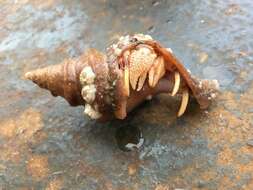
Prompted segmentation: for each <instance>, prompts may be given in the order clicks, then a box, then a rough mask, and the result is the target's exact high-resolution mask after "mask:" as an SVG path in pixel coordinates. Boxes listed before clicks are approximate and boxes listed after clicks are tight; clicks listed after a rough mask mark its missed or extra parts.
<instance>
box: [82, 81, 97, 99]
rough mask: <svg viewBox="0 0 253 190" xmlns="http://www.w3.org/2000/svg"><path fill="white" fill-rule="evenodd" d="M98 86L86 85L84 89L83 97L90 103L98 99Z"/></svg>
mask: <svg viewBox="0 0 253 190" xmlns="http://www.w3.org/2000/svg"><path fill="white" fill-rule="evenodd" d="M96 91H97V89H96V86H95V85H94V84H90V85H86V86H84V87H83V88H82V92H81V93H82V97H83V99H84V100H85V101H86V102H88V103H92V102H93V101H94V100H95V98H96Z"/></svg>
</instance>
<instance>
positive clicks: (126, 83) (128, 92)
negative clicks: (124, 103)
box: [124, 66, 130, 96]
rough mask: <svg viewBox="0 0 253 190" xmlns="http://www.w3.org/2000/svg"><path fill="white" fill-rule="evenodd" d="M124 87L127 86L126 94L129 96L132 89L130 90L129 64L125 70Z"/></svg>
mask: <svg viewBox="0 0 253 190" xmlns="http://www.w3.org/2000/svg"><path fill="white" fill-rule="evenodd" d="M124 87H125V93H126V96H129V94H130V91H129V68H128V66H126V67H125V70H124Z"/></svg>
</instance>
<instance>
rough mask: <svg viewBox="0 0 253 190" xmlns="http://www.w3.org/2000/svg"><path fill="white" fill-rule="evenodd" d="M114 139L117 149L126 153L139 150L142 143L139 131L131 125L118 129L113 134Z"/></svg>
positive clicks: (142, 139)
mask: <svg viewBox="0 0 253 190" xmlns="http://www.w3.org/2000/svg"><path fill="white" fill-rule="evenodd" d="M115 138H116V141H117V144H118V147H119V148H120V149H121V150H123V151H126V152H127V151H133V150H136V149H140V148H141V146H142V145H143V143H144V138H143V136H142V133H141V131H140V129H139V128H138V127H136V126H133V125H126V126H123V127H120V128H118V129H117V130H116V133H115Z"/></svg>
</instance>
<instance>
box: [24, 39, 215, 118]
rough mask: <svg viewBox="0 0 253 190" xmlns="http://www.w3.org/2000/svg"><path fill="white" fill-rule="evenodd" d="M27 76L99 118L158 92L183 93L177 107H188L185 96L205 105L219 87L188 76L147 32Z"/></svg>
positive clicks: (124, 113)
mask: <svg viewBox="0 0 253 190" xmlns="http://www.w3.org/2000/svg"><path fill="white" fill-rule="evenodd" d="M26 77H27V78H28V79H30V80H32V81H33V82H34V83H36V84H38V85H39V86H40V87H42V88H45V89H47V90H49V91H51V93H52V94H53V95H54V96H62V97H63V98H65V99H66V100H67V101H68V102H69V104H70V105H72V106H77V105H83V106H84V107H85V109H84V113H85V114H87V115H88V116H90V117H91V118H93V119H99V120H101V121H104V120H109V119H112V118H114V117H116V118H118V119H124V118H125V117H126V116H127V113H128V112H130V111H131V110H133V109H134V108H135V107H137V106H138V105H139V104H140V103H142V102H144V101H145V100H146V99H147V98H148V97H151V96H154V95H156V94H159V93H167V94H168V95H171V96H175V95H178V96H181V97H182V101H181V105H180V108H179V111H178V113H177V115H178V116H181V115H183V113H184V112H185V111H186V108H187V105H188V101H189V96H192V97H194V98H195V99H196V100H197V102H198V103H199V105H200V108H202V109H205V108H207V107H208V106H209V105H210V103H211V101H212V99H214V98H215V97H216V95H217V92H218V87H219V86H218V82H217V81H216V80H200V79H197V78H196V77H194V76H192V75H191V74H190V73H189V72H188V71H187V69H186V68H185V67H184V66H183V64H182V63H180V61H179V60H177V58H176V57H175V56H174V55H173V53H172V51H171V49H168V48H165V47H162V46H161V45H160V44H159V43H158V42H156V41H154V40H153V39H152V37H150V36H149V35H143V34H135V35H131V36H130V35H128V36H123V37H121V38H119V40H118V41H117V42H115V43H113V44H112V45H110V46H109V47H108V48H107V51H106V54H102V53H100V52H98V51H96V50H94V49H91V50H88V51H87V52H85V53H84V54H83V55H81V56H80V57H79V58H76V59H69V60H66V61H64V62H63V63H62V64H59V65H55V66H49V67H46V68H44V69H38V70H35V71H31V72H28V73H27V74H26Z"/></svg>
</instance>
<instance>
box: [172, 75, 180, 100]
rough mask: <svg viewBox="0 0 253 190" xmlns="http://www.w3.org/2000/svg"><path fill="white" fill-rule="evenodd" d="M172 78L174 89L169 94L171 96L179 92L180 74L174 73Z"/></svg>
mask: <svg viewBox="0 0 253 190" xmlns="http://www.w3.org/2000/svg"><path fill="white" fill-rule="evenodd" d="M174 77H175V84H174V88H173V90H172V93H171V95H172V96H175V95H176V94H177V92H178V90H179V86H180V74H179V72H178V71H176V72H175V73H174Z"/></svg>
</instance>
